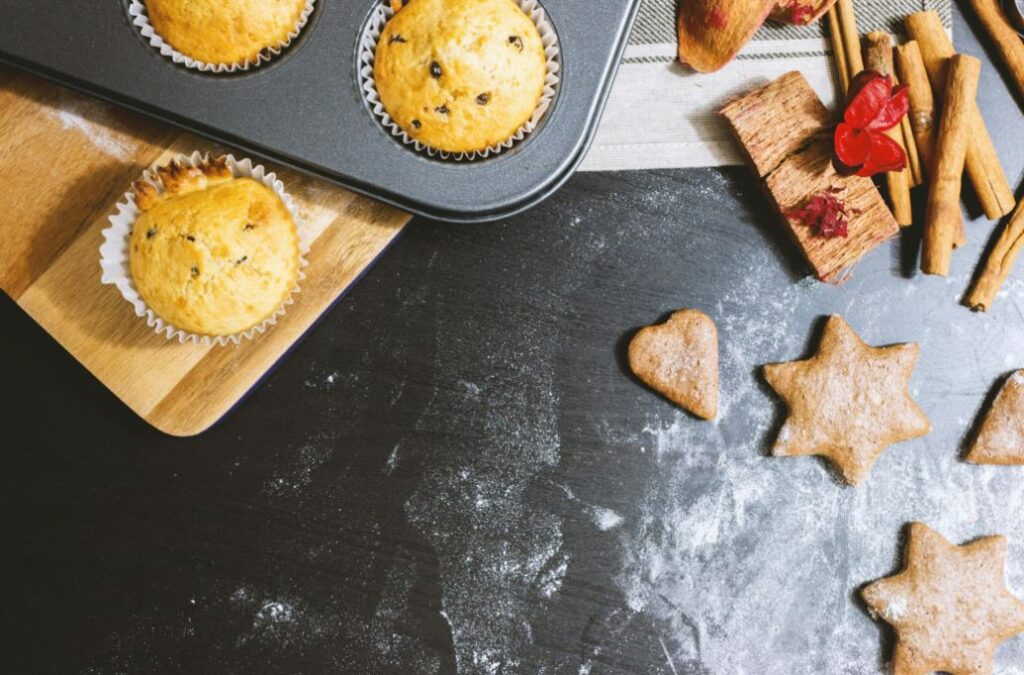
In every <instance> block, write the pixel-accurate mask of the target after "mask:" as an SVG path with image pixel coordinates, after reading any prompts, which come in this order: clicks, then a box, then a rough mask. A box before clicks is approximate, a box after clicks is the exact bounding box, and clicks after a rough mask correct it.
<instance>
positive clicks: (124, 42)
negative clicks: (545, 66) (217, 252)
mask: <svg viewBox="0 0 1024 675" xmlns="http://www.w3.org/2000/svg"><path fill="white" fill-rule="evenodd" d="M378 1H379V0H317V3H316V9H315V10H314V12H313V14H312V16H311V17H310V20H309V23H308V24H307V25H306V27H305V28H304V29H303V31H302V34H301V35H299V37H298V38H297V39H296V40H295V41H294V42H293V43H292V45H291V46H290V47H289V48H288V49H287V50H285V51H284V52H283V53H282V54H280V55H279V56H277V57H275V58H274V59H273V60H271V61H270V62H269V63H265V64H263V65H261V66H259V67H257V68H253V69H250V70H248V71H246V72H243V73H236V74H221V75H213V74H206V73H201V72H198V71H195V70H190V69H188V68H186V67H184V66H182V65H177V64H174V63H173V62H172V61H171V60H170V59H169V58H167V57H165V56H162V55H161V54H160V53H159V52H158V51H157V50H156V49H154V48H153V47H151V46H150V45H149V43H148V41H147V40H146V39H145V38H143V37H142V35H141V33H140V32H139V29H138V28H137V27H136V26H134V25H133V24H132V23H131V20H130V17H129V16H128V7H127V2H126V0H102V1H98V0H34V1H33V2H24V0H0V61H4V62H6V63H9V64H11V65H14V66H16V67H19V68H22V69H25V70H28V71H31V72H33V73H36V74H38V75H42V76H43V77H46V78H49V79H52V80H55V81H57V82H59V83H61V84H63V85H66V86H68V87H71V88H73V89H77V90H79V91H82V92H85V93H87V94H91V95H93V96H96V97H99V98H102V99H105V100H108V101H111V102H113V103H117V104H119V105H123V106H126V107H129V108H132V109H134V110H138V111H139V112H142V113H145V114H147V115H151V116H154V117H158V118H160V119H162V120H165V121H167V122H170V123H172V124H176V125H178V126H181V127H183V128H185V129H188V130H189V131H193V132H195V133H198V134H201V135H203V136H207V137H209V138H212V139H214V140H217V141H219V142H222V143H225V144H227V145H231V146H234V147H237V148H239V149H240V150H241V151H242V152H243V153H245V154H247V155H252V156H257V157H262V158H264V159H266V160H268V161H272V162H278V163H281V164H285V165H287V166H290V167H293V168H295V169H298V170H300V171H304V172H306V173H310V174H313V175H316V176H319V177H322V178H325V179H327V180H330V181H332V182H335V183H338V184H340V185H342V186H344V187H346V188H349V189H352V190H355V191H357V192H361V193H363V194H366V195H369V196H371V197H373V198H375V199H379V200H381V201H384V202H387V203H389V204H392V205H394V206H397V207H398V208H401V209H404V210H407V211H411V212H413V213H416V214H420V215H424V216H428V217H431V218H437V219H442V220H454V221H485V220H493V219H497V218H502V217H504V216H507V215H511V214H513V213H517V212H519V211H522V210H524V209H526V208H528V207H530V206H533V205H534V204H536V203H538V202H539V201H541V200H542V199H544V198H545V197H547V196H548V195H550V194H551V193H552V192H553V191H554V190H556V189H557V188H558V187H559V186H560V185H561V184H562V183H564V182H565V181H566V180H567V179H568V178H569V176H570V175H571V174H572V171H573V170H574V169H575V168H576V166H577V165H578V164H579V163H580V161H582V159H583V156H584V154H585V153H586V150H587V147H588V146H589V144H590V141H591V139H592V138H593V134H594V131H595V129H596V127H597V122H598V119H599V118H600V115H601V111H602V109H603V107H604V103H605V101H606V99H607V97H608V92H609V90H610V88H611V84H612V80H613V78H614V74H615V71H616V68H617V67H618V63H619V59H620V56H621V54H622V50H623V49H624V47H625V44H626V40H627V37H628V35H629V29H630V27H631V26H632V23H633V19H634V18H635V16H636V12H637V9H638V8H639V5H640V0H542V4H543V7H544V9H545V10H546V12H547V14H548V17H549V19H550V21H551V23H552V24H553V25H554V27H555V30H556V32H557V34H558V39H559V44H560V48H561V59H560V60H561V64H560V66H561V68H560V78H561V79H560V83H559V86H558V93H557V95H556V97H555V100H554V103H553V104H552V106H551V107H550V109H549V110H548V111H547V113H546V114H545V115H544V117H543V119H542V120H541V122H540V124H539V126H538V127H537V129H536V130H534V132H533V133H531V134H530V135H528V136H527V137H526V138H525V139H524V140H523V141H521V142H519V143H518V144H516V145H515V146H514V147H513V148H511V149H509V150H506V151H504V152H502V153H500V154H498V155H495V156H492V157H489V158H487V159H478V160H474V161H468V162H466V161H463V162H455V161H450V160H442V159H437V158H432V157H428V156H426V155H425V154H424V153H420V152H417V151H416V150H415V149H413V148H412V147H411V146H408V145H405V144H403V143H402V142H401V141H400V140H399V139H397V138H395V137H393V136H391V134H390V133H389V132H388V131H387V130H386V129H385V128H384V127H383V126H382V125H381V124H380V122H379V120H377V119H376V118H375V117H374V116H373V115H372V114H371V113H370V111H369V109H368V107H367V105H366V103H365V102H364V100H363V97H362V95H361V93H360V91H359V84H358V73H357V68H356V63H357V51H358V50H357V47H358V42H359V36H360V33H361V30H362V27H363V25H364V22H365V21H366V19H367V17H368V16H369V14H370V12H371V10H372V9H373V8H374V7H376V3H377V2H378Z"/></svg>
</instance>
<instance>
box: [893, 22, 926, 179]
mask: <svg viewBox="0 0 1024 675" xmlns="http://www.w3.org/2000/svg"><path fill="white" fill-rule="evenodd" d="M896 70H897V72H898V73H899V76H900V81H901V82H903V84H905V85H907V98H908V99H909V100H910V110H909V111H908V112H907V118H908V119H909V120H910V128H911V130H912V131H913V132H914V140H916V141H917V152H918V154H920V155H921V161H922V162H923V164H924V167H925V171H930V170H931V164H932V156H933V151H934V147H935V138H934V128H933V127H934V126H935V98H934V97H933V96H932V86H931V83H930V82H929V81H928V71H926V70H925V69H924V61H923V60H922V59H921V49H920V47H918V46H917V41H915V40H911V41H910V42H907V43H906V44H903V45H900V46H898V47H896Z"/></svg>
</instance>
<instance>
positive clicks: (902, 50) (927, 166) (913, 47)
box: [896, 40, 967, 248]
mask: <svg viewBox="0 0 1024 675" xmlns="http://www.w3.org/2000/svg"><path fill="white" fill-rule="evenodd" d="M896 72H898V73H899V76H900V79H901V80H902V82H903V84H905V85H907V95H908V98H909V99H910V111H909V112H908V113H907V119H908V120H910V128H911V131H913V134H914V140H915V141H916V145H917V152H918V154H919V155H920V156H921V168H922V169H923V170H924V172H925V173H926V174H927V173H928V172H930V171H931V170H932V168H931V167H932V160H933V159H934V149H935V132H934V128H933V127H934V126H935V98H934V97H933V96H932V85H931V83H930V82H928V72H927V71H926V70H925V68H924V61H923V60H922V59H921V49H920V47H918V46H917V41H915V40H911V41H910V42H907V43H906V44H903V45H900V46H898V47H896ZM965 243H967V236H966V233H965V232H964V219H963V216H961V217H960V220H959V224H958V225H957V229H956V236H955V237H954V239H953V245H954V246H955V247H956V248H960V247H961V246H963V245H964V244H965Z"/></svg>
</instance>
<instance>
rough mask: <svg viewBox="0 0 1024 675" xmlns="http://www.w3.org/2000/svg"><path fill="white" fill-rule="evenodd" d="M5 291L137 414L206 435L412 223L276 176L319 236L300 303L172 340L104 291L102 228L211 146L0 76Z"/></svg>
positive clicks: (309, 183) (312, 184)
mask: <svg viewBox="0 0 1024 675" xmlns="http://www.w3.org/2000/svg"><path fill="white" fill-rule="evenodd" d="M0 128H3V129H4V133H3V135H2V136H0V184H2V185H3V186H4V196H5V202H6V204H7V206H8V208H7V212H6V213H5V217H4V218H3V219H2V220H0V235H2V237H3V240H4V241H5V247H4V250H5V255H4V256H3V259H2V265H0V287H2V288H3V290H4V291H5V292H6V293H7V294H8V295H10V296H11V297H12V298H13V299H14V300H15V301H16V302H17V303H18V304H19V305H20V306H21V307H22V308H23V309H24V310H25V311H26V312H28V314H29V315H31V316H32V317H33V318H34V319H35V320H36V321H37V322H38V323H39V324H40V325H41V326H42V327H43V328H44V329H46V331H47V332H48V333H50V335H52V336H53V337H54V338H55V339H56V340H57V341H58V342H60V344H61V345H63V346H64V348H65V349H67V350H68V351H69V352H71V354H72V355H74V357H75V358H76V359H78V360H79V361H80V362H81V363H82V364H83V365H84V366H85V367H86V368H88V369H89V371H90V372H92V374H93V375H95V376H96V377H97V378H98V379H99V380H100V381H101V382H103V384H104V385H106V386H107V387H108V388H109V389H110V390H111V391H113V392H114V393H115V394H116V395H117V396H118V397H119V398H120V399H121V400H122V401H124V402H125V403H126V404H127V405H128V406H129V407H130V408H131V409H132V410H134V411H135V412H136V413H138V414H139V415H140V416H142V417H143V418H145V419H146V420H147V421H149V422H150V423H151V424H153V425H154V426H156V427H157V428H159V429H161V430H162V431H165V432H166V433H169V434H173V435H178V436H188V435H193V434H196V433H199V432H201V431H203V430H205V429H206V428H208V427H209V426H210V425H211V424H213V423H214V422H216V421H217V420H218V419H219V418H220V417H221V416H222V415H223V414H224V413H225V412H227V411H228V410H230V409H231V408H232V406H234V405H235V403H237V402H238V401H239V400H240V399H241V398H242V396H244V395H245V393H246V392H248V391H249V389H250V388H252V386H253V385H255V384H256V383H257V382H258V381H259V379H260V378H261V377H263V375H264V374H265V373H266V372H267V371H268V370H269V369H270V368H271V367H272V366H273V365H274V364H275V363H276V362H277V361H278V359H280V358H281V357H282V356H283V355H284V354H285V352H287V351H288V349H289V348H290V347H291V346H292V344H294V343H295V341H296V340H298V339H299V338H300V337H301V336H302V335H303V334H304V333H305V332H306V331H307V330H308V329H309V328H310V326H311V325H312V324H313V323H314V322H315V321H316V319H317V318H318V317H319V316H320V315H321V314H322V313H323V312H324V311H325V310H326V309H327V308H328V307H330V305H331V303H332V302H333V301H334V300H335V299H336V298H337V297H338V296H339V295H341V293H343V292H344V291H345V289H347V288H348V287H349V286H350V285H351V284H352V283H353V282H354V281H355V280H356V279H357V278H358V277H359V275H360V274H361V273H362V272H363V271H364V270H365V269H366V268H367V267H368V266H369V265H370V264H372V262H373V261H374V260H375V259H376V258H377V256H379V255H380V254H381V252H382V251H383V250H384V249H385V248H386V247H387V245H388V244H389V243H390V242H391V241H392V240H393V239H394V238H395V237H396V236H397V235H398V234H399V232H400V231H401V230H402V228H403V226H404V225H405V223H406V222H407V221H408V220H409V216H408V215H407V214H404V213H402V212H400V211H398V210H396V209H393V208H390V207H386V206H383V205H379V204H377V203H375V202H373V201H371V200H369V199H366V198H363V197H359V196H356V195H354V194H352V193H351V192H348V191H346V190H343V189H341V188H338V187H334V186H330V185H328V184H326V183H323V182H320V181H317V180H315V179H312V178H309V177H306V176H303V175H301V174H299V173H297V172H294V171H290V170H286V169H279V168H277V167H268V168H271V169H272V170H275V171H277V173H278V175H279V176H280V178H281V179H282V180H283V181H284V184H285V189H286V190H287V191H288V192H289V193H290V194H291V195H292V196H293V197H294V198H295V200H296V203H297V204H298V205H299V209H300V212H301V213H302V215H303V217H304V218H305V219H306V220H307V222H308V223H309V224H310V226H311V227H312V228H313V230H314V232H316V233H317V235H318V236H317V239H316V241H315V242H314V243H313V246H312V249H311V251H310V253H309V255H308V256H307V258H308V260H309V266H308V267H307V268H306V270H305V273H306V279H305V280H304V281H303V283H302V285H301V292H300V293H299V294H298V295H297V296H296V300H295V303H294V304H293V305H291V306H290V307H289V308H288V311H287V312H286V314H285V315H284V317H283V318H282V319H281V320H279V321H278V323H277V325H276V326H275V327H274V328H273V329H272V330H271V331H269V332H268V333H266V334H264V335H262V336H257V337H256V338H255V339H253V340H249V341H246V342H244V343H242V344H241V345H238V346H228V347H204V346H201V345H194V344H180V343H178V342H172V341H168V340H166V339H165V338H164V337H162V336H160V335H157V334H156V333H155V332H153V330H152V329H150V328H149V327H148V326H146V324H145V321H144V320H143V319H141V318H139V317H136V316H135V315H134V312H133V311H132V308H131V305H129V304H128V303H127V302H125V301H124V299H123V298H121V296H120V294H119V293H118V291H117V290H116V289H115V288H114V287H112V286H104V285H102V284H100V267H99V246H100V244H101V241H102V237H101V234H100V232H101V230H102V229H103V228H104V227H105V226H106V225H107V217H108V216H109V215H110V214H111V213H112V211H113V207H114V204H115V203H116V202H117V201H118V200H119V199H120V198H121V196H122V195H123V194H124V192H125V191H126V190H127V189H128V187H129V184H130V183H131V181H132V180H134V179H135V178H137V177H138V176H139V175H140V174H141V173H142V171H143V170H144V169H145V168H146V167H148V166H149V165H151V164H153V163H155V162H163V161H166V160H167V159H168V158H169V157H171V156H173V155H176V154H178V153H182V152H192V151H193V150H197V149H198V150H214V151H221V150H223V149H222V148H218V147H216V146H215V145H213V144H211V143H210V142H208V141H204V140H201V139H198V138H196V137H194V136H192V135H190V134H187V133H183V132H181V131H178V130H175V129H172V128H170V127H167V126H165V125H162V124H159V123H157V122H153V121H151V120H148V119H145V118H142V117H140V116H137V115H135V114H132V113H129V112H125V111H121V110H118V109H116V108H114V107H112V106H108V105H106V104H103V103H99V102H95V101H92V100H89V99H87V98H85V97H82V96H80V95H78V94H74V93H71V92H68V91H65V90H63V89H60V88H58V87H56V86H54V85H51V84H48V83H44V82H43V81H41V80H38V79H36V78H33V77H31V76H27V75H22V74H18V73H14V72H12V71H8V70H0Z"/></svg>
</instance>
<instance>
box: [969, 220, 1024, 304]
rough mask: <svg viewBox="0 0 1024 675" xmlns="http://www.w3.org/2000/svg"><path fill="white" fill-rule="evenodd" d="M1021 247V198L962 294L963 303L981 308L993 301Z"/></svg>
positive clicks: (1023, 233)
mask: <svg viewBox="0 0 1024 675" xmlns="http://www.w3.org/2000/svg"><path fill="white" fill-rule="evenodd" d="M1021 248H1024V201H1021V203H1020V204H1018V205H1017V210H1016V211H1014V212H1013V217H1011V218H1010V221H1009V222H1008V223H1006V226H1005V227H1004V228H1003V231H1002V232H1001V233H1000V235H999V239H998V241H996V245H995V247H993V249H992V251H991V252H990V253H989V254H988V257H987V258H986V259H985V264H984V265H983V266H982V269H981V274H979V275H978V276H977V278H976V279H975V282H974V284H973V285H972V286H971V290H970V291H969V292H968V293H967V297H965V298H964V304H966V305H967V306H968V307H971V308H972V309H976V310H978V311H980V312H984V311H985V310H987V309H988V308H989V307H991V306H992V303H993V302H995V300H996V296H997V295H998V294H999V289H1000V288H1002V286H1003V283H1004V282H1005V281H1006V278H1007V277H1008V276H1010V270H1012V269H1013V263H1014V262H1015V261H1016V260H1017V255H1018V254H1019V253H1020V251H1021Z"/></svg>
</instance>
